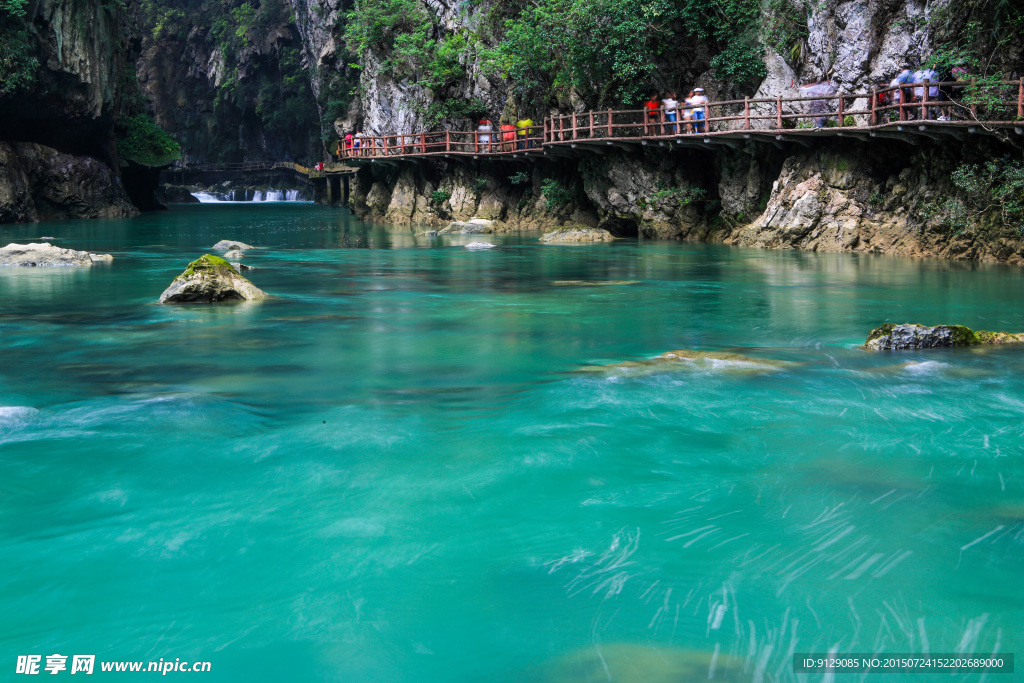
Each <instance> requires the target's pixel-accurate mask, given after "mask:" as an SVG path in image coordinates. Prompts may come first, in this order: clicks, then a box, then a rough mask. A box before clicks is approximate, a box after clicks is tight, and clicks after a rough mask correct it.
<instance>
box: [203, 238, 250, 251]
mask: <svg viewBox="0 0 1024 683" xmlns="http://www.w3.org/2000/svg"><path fill="white" fill-rule="evenodd" d="M213 248H214V249H218V250H221V251H247V250H249V249H255V248H256V247H254V246H252V245H249V244H246V243H245V242H238V241H236V240H221V241H220V242H217V244H215V245H213Z"/></svg>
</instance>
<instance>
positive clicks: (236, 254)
mask: <svg viewBox="0 0 1024 683" xmlns="http://www.w3.org/2000/svg"><path fill="white" fill-rule="evenodd" d="M224 258H226V259H229V258H233V259H241V258H245V252H243V251H239V250H238V249H232V250H231V251H229V252H227V253H226V254H224Z"/></svg>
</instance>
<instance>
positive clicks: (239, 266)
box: [231, 263, 252, 273]
mask: <svg viewBox="0 0 1024 683" xmlns="http://www.w3.org/2000/svg"><path fill="white" fill-rule="evenodd" d="M231 267H232V268H234V269H235V270H237V271H238V272H239V273H241V272H242V271H243V270H252V266H247V265H245V264H244V263H232V264H231Z"/></svg>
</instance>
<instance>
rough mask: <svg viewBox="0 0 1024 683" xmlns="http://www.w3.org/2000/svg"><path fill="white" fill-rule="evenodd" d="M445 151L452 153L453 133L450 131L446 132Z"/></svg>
mask: <svg viewBox="0 0 1024 683" xmlns="http://www.w3.org/2000/svg"><path fill="white" fill-rule="evenodd" d="M444 151H446V152H450V151H452V132H451V131H450V130H446V131H445V132H444Z"/></svg>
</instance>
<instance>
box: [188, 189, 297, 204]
mask: <svg viewBox="0 0 1024 683" xmlns="http://www.w3.org/2000/svg"><path fill="white" fill-rule="evenodd" d="M300 192H301V190H266V191H263V190H238V189H235V190H231V191H229V192H206V191H197V192H192V193H191V194H192V196H193V197H195V198H196V199H198V200H199V201H200V203H203V204H214V203H217V202H237V203H242V202H302V201H306V200H304V199H303V198H302V196H301V195H300V194H299V193H300Z"/></svg>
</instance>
